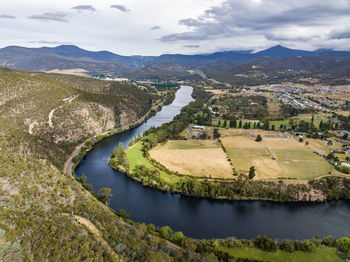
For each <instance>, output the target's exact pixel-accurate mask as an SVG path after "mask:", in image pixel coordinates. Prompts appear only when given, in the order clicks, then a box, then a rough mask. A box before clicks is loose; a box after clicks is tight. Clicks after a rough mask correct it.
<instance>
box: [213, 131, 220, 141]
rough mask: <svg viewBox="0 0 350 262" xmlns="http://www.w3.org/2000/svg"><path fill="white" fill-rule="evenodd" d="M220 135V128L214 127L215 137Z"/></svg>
mask: <svg viewBox="0 0 350 262" xmlns="http://www.w3.org/2000/svg"><path fill="white" fill-rule="evenodd" d="M219 137H220V133H219V129H217V128H214V131H213V138H214V139H217V138H219Z"/></svg>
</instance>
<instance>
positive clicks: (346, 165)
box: [340, 162, 350, 168]
mask: <svg viewBox="0 0 350 262" xmlns="http://www.w3.org/2000/svg"><path fill="white" fill-rule="evenodd" d="M340 165H341V166H345V167H349V168H350V164H348V163H346V162H342V163H341V164H340Z"/></svg>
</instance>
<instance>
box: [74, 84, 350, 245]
mask: <svg viewBox="0 0 350 262" xmlns="http://www.w3.org/2000/svg"><path fill="white" fill-rule="evenodd" d="M191 93H192V87H189V86H182V87H181V89H179V90H178V91H177V93H176V99H175V100H174V102H173V103H172V104H171V105H168V106H165V107H163V109H162V110H161V111H160V112H158V113H157V114H156V115H155V116H153V117H151V118H150V119H149V120H148V121H147V122H145V123H144V124H143V125H141V126H139V127H137V128H135V129H132V130H129V131H126V132H123V133H120V134H116V135H114V136H113V137H110V138H107V139H104V140H102V141H101V142H100V143H98V144H96V145H95V146H94V148H93V149H92V150H91V151H90V152H89V153H88V154H87V156H86V158H84V159H83V160H82V161H81V164H80V165H79V166H78V167H77V169H76V174H77V176H81V174H82V173H85V174H86V176H87V183H91V184H92V185H93V188H94V191H96V192H97V191H98V189H99V188H101V187H110V188H112V193H113V195H114V196H113V198H112V200H111V203H110V205H111V207H112V208H113V209H115V210H118V209H125V210H126V211H127V212H129V213H131V219H132V220H134V221H138V222H146V223H152V224H155V225H157V226H163V225H168V226H170V227H171V228H172V229H173V230H174V231H182V232H183V233H184V234H185V235H187V236H189V237H194V238H224V237H237V238H248V239H249V238H253V237H255V236H257V235H259V234H260V235H262V234H266V235H267V236H269V237H271V238H274V239H282V238H290V239H305V238H312V237H314V236H315V235H317V236H319V237H323V236H326V235H333V236H334V237H337V238H339V237H342V236H348V235H350V201H331V202H327V203H274V202H264V201H235V202H229V201H218V200H207V199H198V198H192V197H186V196H181V195H179V194H171V193H164V192H159V191H157V190H155V189H151V188H147V187H143V186H142V185H141V184H139V183H137V182H134V181H132V180H131V179H129V178H128V177H126V176H125V175H123V174H121V173H119V172H117V171H114V170H113V169H112V168H111V167H110V166H109V165H108V159H109V156H110V154H111V153H112V150H113V148H114V147H116V146H118V143H119V142H122V143H123V145H124V147H126V145H127V144H128V143H129V141H130V139H132V138H133V137H134V136H136V135H137V133H138V132H140V133H141V134H142V133H143V132H144V131H146V130H147V129H148V128H150V127H151V126H160V125H161V124H163V123H165V122H169V121H171V120H172V119H173V117H174V116H175V115H177V114H178V113H179V112H180V110H181V108H182V107H183V106H185V105H187V104H188V103H189V102H191V101H193V98H192V97H191Z"/></svg>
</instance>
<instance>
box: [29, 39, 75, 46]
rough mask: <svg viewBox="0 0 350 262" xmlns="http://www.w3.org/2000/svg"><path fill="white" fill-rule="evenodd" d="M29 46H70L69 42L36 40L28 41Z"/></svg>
mask: <svg viewBox="0 0 350 262" xmlns="http://www.w3.org/2000/svg"><path fill="white" fill-rule="evenodd" d="M28 43H30V44H45V45H71V44H72V43H70V42H62V41H47V40H38V41H29V42H28Z"/></svg>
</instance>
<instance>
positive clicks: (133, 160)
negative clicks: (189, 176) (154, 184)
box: [126, 142, 178, 183]
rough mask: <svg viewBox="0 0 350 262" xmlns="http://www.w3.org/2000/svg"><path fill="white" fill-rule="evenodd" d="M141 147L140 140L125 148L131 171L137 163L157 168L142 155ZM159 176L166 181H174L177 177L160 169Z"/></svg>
mask: <svg viewBox="0 0 350 262" xmlns="http://www.w3.org/2000/svg"><path fill="white" fill-rule="evenodd" d="M141 148H142V144H141V142H138V143H136V144H134V145H133V146H131V147H129V148H127V150H126V157H127V159H128V161H129V164H130V166H129V168H130V170H131V172H132V170H134V168H135V167H136V166H138V165H144V166H146V167H147V168H150V169H157V168H156V167H155V166H153V165H152V163H150V162H149V161H148V160H147V158H145V157H144V156H143V154H142V151H141ZM160 176H161V177H162V178H163V179H164V180H165V181H166V182H168V183H175V182H176V181H177V180H178V178H177V177H175V176H171V175H168V174H167V173H165V172H164V171H160Z"/></svg>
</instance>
